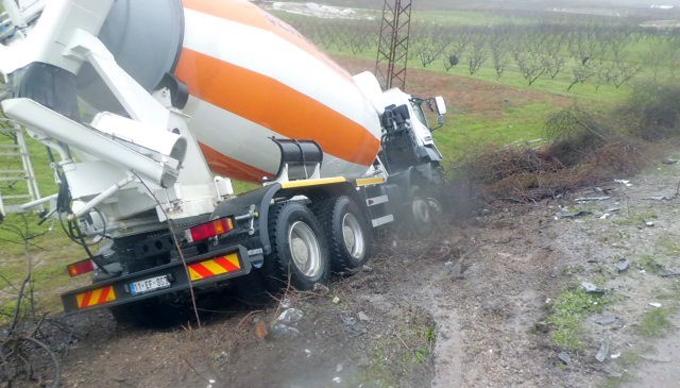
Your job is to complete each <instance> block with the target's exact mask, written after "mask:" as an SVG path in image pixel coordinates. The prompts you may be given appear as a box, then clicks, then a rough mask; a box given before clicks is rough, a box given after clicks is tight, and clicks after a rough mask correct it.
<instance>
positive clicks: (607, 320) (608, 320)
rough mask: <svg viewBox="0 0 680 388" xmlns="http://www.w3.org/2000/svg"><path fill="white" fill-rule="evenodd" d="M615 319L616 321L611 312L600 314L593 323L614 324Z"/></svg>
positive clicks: (601, 324)
mask: <svg viewBox="0 0 680 388" xmlns="http://www.w3.org/2000/svg"><path fill="white" fill-rule="evenodd" d="M616 321H618V318H617V317H616V316H614V315H612V314H602V315H600V316H599V317H597V318H595V323H597V324H598V325H600V326H610V325H613V324H615V323H616Z"/></svg>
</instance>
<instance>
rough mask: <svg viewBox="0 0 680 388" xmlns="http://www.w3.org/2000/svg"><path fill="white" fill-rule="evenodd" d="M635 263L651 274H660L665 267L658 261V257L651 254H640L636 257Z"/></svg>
mask: <svg viewBox="0 0 680 388" xmlns="http://www.w3.org/2000/svg"><path fill="white" fill-rule="evenodd" d="M637 265H638V267H640V268H642V269H644V270H645V271H647V272H649V273H651V274H660V273H663V272H664V271H665V267H664V265H663V264H662V263H661V262H660V259H659V258H657V257H656V256H653V255H643V256H641V257H640V258H639V259H637Z"/></svg>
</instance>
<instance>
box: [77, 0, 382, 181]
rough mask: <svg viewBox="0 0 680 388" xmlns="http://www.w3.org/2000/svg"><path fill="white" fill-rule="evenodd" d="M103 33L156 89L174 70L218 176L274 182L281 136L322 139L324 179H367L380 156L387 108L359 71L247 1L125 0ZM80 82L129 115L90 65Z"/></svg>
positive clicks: (88, 95) (97, 101)
mask: <svg viewBox="0 0 680 388" xmlns="http://www.w3.org/2000/svg"><path fill="white" fill-rule="evenodd" d="M100 38H101V39H102V41H103V42H104V43H105V44H106V45H107V47H108V48H109V50H111V51H112V53H113V54H114V55H115V56H116V60H117V61H118V63H119V64H120V65H121V66H122V67H123V68H124V69H125V70H126V71H128V73H130V74H131V75H132V76H133V77H134V78H135V79H136V80H137V81H138V82H139V83H140V84H142V85H143V86H144V87H145V88H147V89H148V90H153V89H154V88H156V87H157V86H158V84H159V82H160V81H161V80H162V79H163V77H164V75H166V73H172V74H174V75H175V77H176V78H177V79H179V80H180V81H182V82H183V83H185V84H186V85H187V86H188V88H189V92H190V97H189V100H188V103H187V104H186V106H185V107H184V112H185V113H187V114H188V115H190V116H191V121H190V123H189V126H190V130H191V131H192V133H193V134H194V135H195V136H196V137H197V139H198V140H199V142H200V144H201V148H202V150H203V153H204V155H205V157H206V160H207V162H208V164H209V165H210V167H211V169H212V170H213V172H215V173H216V174H220V175H224V176H228V177H230V178H234V179H239V180H247V181H253V182H261V181H262V179H263V178H271V177H272V176H273V175H274V174H275V173H276V172H277V171H278V170H279V161H280V151H279V149H278V147H277V146H276V144H275V143H274V142H273V141H272V140H271V139H272V138H273V137H274V138H289V139H298V140H314V141H316V142H317V143H318V144H319V145H320V146H321V147H322V149H323V151H324V162H323V165H322V170H321V173H322V176H325V177H326V176H338V175H342V176H345V177H348V178H352V177H359V176H361V175H363V174H365V173H366V171H367V170H368V168H369V167H370V166H371V165H372V163H373V162H374V161H375V159H376V155H377V154H378V151H379V149H380V133H381V128H380V123H379V120H378V114H377V113H376V110H375V108H374V107H373V106H372V104H371V103H370V102H369V101H368V100H367V98H366V97H365V96H364V95H363V94H362V92H361V91H360V89H359V88H358V87H357V85H356V84H355V83H354V81H353V79H352V77H351V76H350V75H349V74H348V73H347V72H346V71H345V70H343V69H342V68H341V67H340V66H338V65H337V64H336V63H335V62H333V61H332V60H331V59H330V58H328V57H327V56H326V55H325V54H323V53H322V52H320V51H319V50H318V49H317V48H316V47H314V45H312V44H311V43H310V42H308V41H307V40H306V39H305V38H303V37H302V36H301V35H300V34H299V33H298V32H297V31H295V30H294V29H293V28H292V27H290V26H289V25H288V24H286V23H284V22H282V21H281V20H279V19H277V18H275V17H274V16H272V15H270V14H268V13H267V12H265V11H263V10H261V9H260V8H258V7H257V6H255V5H253V4H251V3H250V2H248V1H246V0H183V1H180V0H144V1H140V0H136V1H135V0H117V1H116V2H115V5H114V8H113V10H112V12H111V14H110V15H109V18H108V19H107V21H106V23H105V25H104V28H103V29H102V31H101V34H100ZM78 83H79V90H80V94H81V97H83V99H84V100H85V101H86V102H88V103H89V104H90V105H92V106H94V107H95V108H96V109H98V110H114V111H120V109H121V108H120V106H119V105H118V104H117V102H116V101H115V99H114V98H113V96H112V95H110V93H107V94H104V93H102V92H101V91H102V90H106V89H105V88H104V87H103V86H102V85H101V83H100V81H98V80H97V78H96V75H95V74H94V73H93V70H92V69H91V68H83V70H82V71H81V73H80V74H79V77H78Z"/></svg>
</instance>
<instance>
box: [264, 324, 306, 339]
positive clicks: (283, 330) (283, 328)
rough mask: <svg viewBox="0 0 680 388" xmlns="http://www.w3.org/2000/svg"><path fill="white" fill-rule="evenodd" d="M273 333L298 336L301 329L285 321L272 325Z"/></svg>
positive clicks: (275, 334)
mask: <svg viewBox="0 0 680 388" xmlns="http://www.w3.org/2000/svg"><path fill="white" fill-rule="evenodd" d="M271 333H272V335H273V336H275V337H297V336H298V335H300V330H298V329H296V328H294V327H291V326H288V325H286V324H283V323H276V324H274V326H272V331H271Z"/></svg>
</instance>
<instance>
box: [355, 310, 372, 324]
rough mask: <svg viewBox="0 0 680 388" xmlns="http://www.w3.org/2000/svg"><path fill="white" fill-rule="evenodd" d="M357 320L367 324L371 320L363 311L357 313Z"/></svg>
mask: <svg viewBox="0 0 680 388" xmlns="http://www.w3.org/2000/svg"><path fill="white" fill-rule="evenodd" d="M357 318H359V320H360V321H361V322H368V321H370V320H371V318H369V317H368V315H366V313H365V312H363V311H359V314H357Z"/></svg>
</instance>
